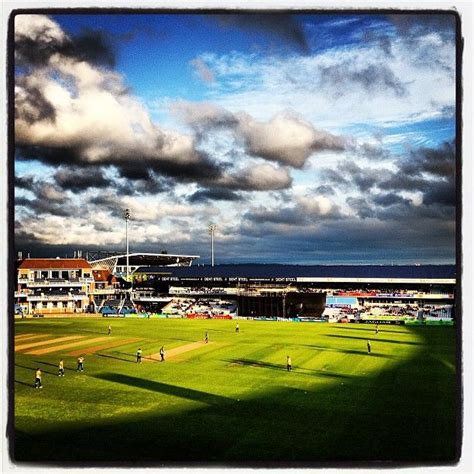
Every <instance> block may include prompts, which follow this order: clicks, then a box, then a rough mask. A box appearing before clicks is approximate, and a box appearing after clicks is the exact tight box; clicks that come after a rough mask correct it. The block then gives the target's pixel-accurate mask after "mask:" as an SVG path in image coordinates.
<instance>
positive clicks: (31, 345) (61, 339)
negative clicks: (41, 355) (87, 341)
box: [15, 336, 86, 352]
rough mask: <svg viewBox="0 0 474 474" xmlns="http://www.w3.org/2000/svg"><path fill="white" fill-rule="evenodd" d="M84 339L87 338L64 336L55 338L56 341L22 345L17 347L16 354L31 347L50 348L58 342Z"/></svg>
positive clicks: (49, 340) (50, 340) (48, 340)
mask: <svg viewBox="0 0 474 474" xmlns="http://www.w3.org/2000/svg"><path fill="white" fill-rule="evenodd" d="M84 337H86V336H64V337H55V338H54V339H47V340H46V341H36V342H28V343H27V344H20V345H18V346H15V352H19V351H22V350H24V349H29V348H31V347H38V346H50V345H51V344H56V343H58V342H66V341H70V340H72V339H83V338H84Z"/></svg>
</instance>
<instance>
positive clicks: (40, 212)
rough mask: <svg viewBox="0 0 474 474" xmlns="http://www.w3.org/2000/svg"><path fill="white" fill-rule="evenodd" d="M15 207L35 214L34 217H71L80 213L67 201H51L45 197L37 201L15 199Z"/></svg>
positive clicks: (22, 198) (36, 199) (21, 198)
mask: <svg viewBox="0 0 474 474" xmlns="http://www.w3.org/2000/svg"><path fill="white" fill-rule="evenodd" d="M15 205H16V206H21V207H23V208H25V209H26V210H28V211H29V212H31V213H33V214H34V216H44V215H52V216H59V217H70V216H71V215H74V214H77V212H78V208H77V207H76V206H74V205H72V204H71V203H69V202H67V201H66V200H64V201H58V200H50V199H48V198H46V197H44V196H42V197H40V198H35V199H27V198H24V197H17V198H15Z"/></svg>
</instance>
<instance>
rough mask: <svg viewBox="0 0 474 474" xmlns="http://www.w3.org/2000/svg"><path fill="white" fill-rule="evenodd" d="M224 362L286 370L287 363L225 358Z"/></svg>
mask: <svg viewBox="0 0 474 474" xmlns="http://www.w3.org/2000/svg"><path fill="white" fill-rule="evenodd" d="M223 361H224V362H228V363H229V364H234V365H244V366H249V367H260V368H263V369H274V370H280V371H282V370H286V365H283V364H272V363H271V362H262V361H260V360H254V359H223Z"/></svg>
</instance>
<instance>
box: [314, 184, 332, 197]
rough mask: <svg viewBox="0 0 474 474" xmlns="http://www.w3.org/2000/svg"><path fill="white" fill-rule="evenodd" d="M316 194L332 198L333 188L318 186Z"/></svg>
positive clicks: (323, 185)
mask: <svg viewBox="0 0 474 474" xmlns="http://www.w3.org/2000/svg"><path fill="white" fill-rule="evenodd" d="M314 191H315V192H316V194H321V195H323V196H332V195H334V194H335V191H334V188H333V187H332V186H329V185H327V184H322V185H321V186H318V187H317V188H316V189H315V190H314Z"/></svg>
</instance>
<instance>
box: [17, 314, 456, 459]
mask: <svg viewBox="0 0 474 474" xmlns="http://www.w3.org/2000/svg"><path fill="white" fill-rule="evenodd" d="M109 324H111V325H112V334H111V335H110V336H108V335H107V327H108V325H109ZM235 324H236V322H235V321H226V320H181V319H132V318H130V319H128V318H127V319H106V318H101V319H91V318H67V319H66V318H64V319H56V318H55V319H38V320H17V321H16V322H15V360H14V380H15V381H14V387H13V389H14V390H13V391H14V416H13V418H12V419H13V421H14V436H13V438H14V439H13V440H12V441H13V442H14V443H13V454H14V458H15V460H16V461H17V462H41V463H48V464H52V463H54V462H78V463H81V462H89V463H103V462H106V463H107V462H134V461H136V462H142V463H152V464H163V463H165V464H172V463H180V464H185V465H190V464H194V463H216V464H220V465H275V464H277V463H279V462H284V463H299V464H311V463H317V462H335V461H351V462H364V461H394V462H399V463H413V462H414V463H429V464H430V463H450V462H454V461H455V460H456V458H457V456H458V453H457V450H456V436H457V434H458V432H459V430H458V428H459V427H457V425H456V418H457V407H458V399H457V396H456V393H457V392H456V390H457V389H459V387H457V385H456V357H455V347H456V334H455V328H454V327H404V326H388V325H387V326H383V327H380V331H379V333H378V334H375V330H374V326H373V325H369V324H367V325H364V324H360V325H358V324H324V323H287V322H268V321H246V320H240V321H239V324H240V332H239V333H238V334H237V333H236V332H235ZM206 331H207V332H208V334H209V343H208V344H205V343H204V341H203V339H204V334H205V332H206ZM368 339H370V341H371V348H372V352H371V354H370V355H369V354H367V340H368ZM162 345H164V347H165V351H166V353H165V358H166V360H165V362H164V363H162V362H160V361H159V359H160V357H159V350H160V347H161V346H162ZM138 348H141V349H142V354H143V363H142V364H137V363H136V362H135V353H136V351H137V349H138ZM79 355H84V356H85V362H84V367H85V371H84V372H81V373H76V371H75V368H76V359H77V357H78V356H79ZM287 355H290V356H291V358H292V362H293V371H292V372H287V370H286V365H285V364H286V356H287ZM60 358H63V359H64V363H65V368H66V375H65V377H58V376H57V373H58V369H57V366H58V361H59V359H60ZM37 367H39V368H41V370H42V371H43V377H42V383H43V389H40V390H38V389H34V388H33V383H34V374H35V369H36V368H37ZM260 463H263V464H260Z"/></svg>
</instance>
